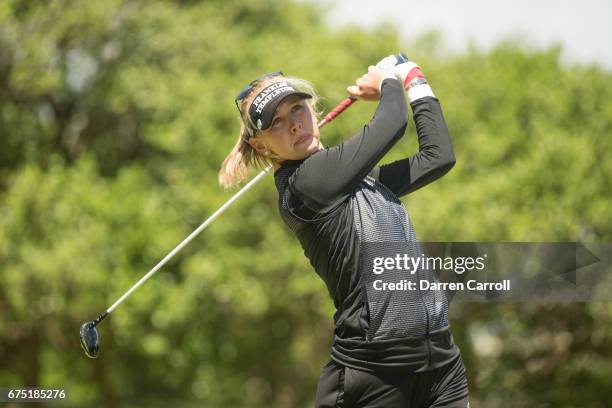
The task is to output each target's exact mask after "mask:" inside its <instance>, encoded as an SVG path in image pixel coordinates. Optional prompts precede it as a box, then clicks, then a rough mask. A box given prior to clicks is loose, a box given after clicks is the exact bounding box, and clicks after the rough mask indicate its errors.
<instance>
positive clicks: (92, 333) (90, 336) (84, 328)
mask: <svg viewBox="0 0 612 408" xmlns="http://www.w3.org/2000/svg"><path fill="white" fill-rule="evenodd" d="M395 57H396V65H397V64H401V63H403V62H406V61H408V58H406V56H405V55H404V54H402V53H400V54H398V55H396V56H395ZM355 101H356V99H355V98H353V97H348V98H346V99H344V100H343V101H342V102H340V103H339V104H338V105H337V106H336V107H335V108H334V109H332V110H331V111H330V112H329V113H328V114H327V115H326V116H325V117H324V118H323V119H322V120H321V121H320V122H319V123H318V124H317V126H318V127H319V128H322V127H323V126H325V125H326V124H327V123H329V122H331V121H332V120H334V119H335V118H336V117H337V116H338V115H340V114H341V113H342V112H344V111H345V110H346V109H347V108H348V107H349V106H351V105H352V104H353V103H354V102H355ZM271 169H272V165H271V164H270V165H269V166H267V167H266V168H265V169H264V170H262V171H261V172H260V173H259V174H258V175H257V176H255V177H254V178H253V179H252V180H251V181H249V182H248V183H247V184H246V185H245V186H244V187H242V188H241V189H240V191H238V192H237V193H236V194H234V196H233V197H231V198H230V199H229V200H227V202H226V203H225V204H223V205H222V206H221V207H220V208H219V209H218V210H217V211H215V212H214V213H213V214H212V215H211V216H210V217H208V218H207V219H206V220H205V221H204V222H203V223H202V224H200V226H199V227H198V228H196V229H195V230H194V231H193V232H192V233H191V234H189V236H187V238H185V239H184V240H183V241H181V243H179V244H178V245H177V246H176V247H174V249H173V250H172V251H170V253H168V255H166V256H165V257H164V258H163V259H162V260H161V261H159V262H158V263H157V265H155V266H154V267H153V269H151V270H150V271H149V272H147V274H146V275H144V276H143V277H142V278H140V280H139V281H138V282H136V283H135V284H134V286H132V287H131V288H130V289H128V291H127V292H125V293H124V294H123V295H122V296H121V297H120V298H119V299H117V301H116V302H115V303H113V304H112V305H111V306H110V307H109V308H108V309H106V310H105V311H104V312H103V313H101V314H100V315H99V316H98V317H97V318H96V319H95V320H92V321H88V322H85V323H83V324H82V325H81V328H80V329H79V336H80V339H81V347H83V350H84V351H85V355H87V357H90V358H96V357H98V353H99V351H100V335H99V334H98V329H97V328H96V326H97V325H98V324H100V322H101V321H102V320H104V319H105V318H106V317H107V316H108V315H109V314H111V313H112V311H113V310H115V308H116V307H117V306H119V305H120V304H121V303H122V302H123V301H124V300H125V299H126V298H127V297H128V296H130V295H131V294H132V292H134V291H135V290H136V289H138V287H139V286H140V285H142V284H143V283H145V282H146V281H147V280H148V279H149V278H150V277H151V276H153V275H154V274H155V272H157V271H158V270H159V269H160V268H161V267H162V266H164V265H165V264H166V262H168V261H169V260H170V259H171V258H172V257H173V256H174V255H176V253H177V252H179V251H180V250H181V249H183V247H185V246H186V245H187V244H188V243H189V242H191V240H193V239H194V238H195V237H196V236H197V235H198V234H199V233H200V232H202V231H203V230H204V229H205V228H206V227H207V226H208V225H209V224H210V223H212V222H213V221H214V220H215V218H217V217H218V216H219V215H221V214H222V213H223V212H224V211H225V210H226V209H227V208H228V207H229V206H230V205H231V204H232V203H233V202H234V201H236V200H237V199H238V198H240V196H242V195H243V194H244V193H246V192H247V191H248V190H249V189H251V187H253V186H254V185H255V184H257V182H258V181H259V180H261V179H262V178H263V177H264V176H265V175H266V174H267V173H268V172H269V171H270V170H271Z"/></svg>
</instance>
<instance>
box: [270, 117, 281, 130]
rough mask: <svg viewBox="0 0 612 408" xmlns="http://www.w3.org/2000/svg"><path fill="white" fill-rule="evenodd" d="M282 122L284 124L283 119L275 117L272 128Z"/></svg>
mask: <svg viewBox="0 0 612 408" xmlns="http://www.w3.org/2000/svg"><path fill="white" fill-rule="evenodd" d="M281 122H282V119H281V118H279V117H278V116H277V117H275V118H274V120H272V127H276V126H278V125H279V124H280V123H281Z"/></svg>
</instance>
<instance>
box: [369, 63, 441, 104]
mask: <svg viewBox="0 0 612 408" xmlns="http://www.w3.org/2000/svg"><path fill="white" fill-rule="evenodd" d="M396 62H397V57H396V56H395V55H389V56H388V57H385V58H383V59H381V60H380V61H379V62H378V64H376V66H377V67H378V68H380V69H382V70H384V71H388V72H390V73H392V74H393V75H395V77H396V78H397V79H398V80H399V81H400V82H401V83H402V84H404V89H406V91H407V92H406V93H407V94H408V100H409V101H410V102H414V101H416V100H417V99H421V98H424V97H426V96H432V97H435V95H434V93H433V91H432V89H431V87H430V86H429V84H428V83H427V80H426V79H425V75H423V71H421V67H419V66H418V65H417V64H416V63H414V62H412V61H407V62H404V63H402V64H399V65H395V64H396Z"/></svg>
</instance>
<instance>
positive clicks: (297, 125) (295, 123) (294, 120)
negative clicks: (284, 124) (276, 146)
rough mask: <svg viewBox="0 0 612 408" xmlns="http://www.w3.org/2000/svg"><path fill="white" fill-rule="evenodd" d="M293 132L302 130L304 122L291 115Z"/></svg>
mask: <svg viewBox="0 0 612 408" xmlns="http://www.w3.org/2000/svg"><path fill="white" fill-rule="evenodd" d="M290 120H291V128H290V130H291V132H297V131H298V130H300V129H301V128H302V122H301V120H300V118H299V117H298V116H297V115H291V119H290Z"/></svg>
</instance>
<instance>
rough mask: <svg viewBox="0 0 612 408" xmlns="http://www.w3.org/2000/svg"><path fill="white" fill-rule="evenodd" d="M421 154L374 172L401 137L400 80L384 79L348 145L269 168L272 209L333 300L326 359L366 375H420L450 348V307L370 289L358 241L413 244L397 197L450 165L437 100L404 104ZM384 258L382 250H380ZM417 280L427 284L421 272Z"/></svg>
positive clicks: (436, 299) (432, 295)
mask: <svg viewBox="0 0 612 408" xmlns="http://www.w3.org/2000/svg"><path fill="white" fill-rule="evenodd" d="M412 109H413V111H414V114H415V117H414V119H415V123H416V124H417V132H418V137H419V153H417V154H416V155H414V156H412V157H410V158H407V159H405V160H400V161H399V162H396V163H393V164H390V165H388V166H383V167H381V168H377V169H374V166H375V165H376V163H377V162H378V161H379V160H380V159H381V158H382V156H383V155H384V154H385V153H386V152H387V151H389V149H391V147H392V146H393V145H394V144H395V143H396V142H397V141H398V140H399V139H400V138H401V137H402V135H403V133H404V131H405V128H406V124H407V106H406V102H405V96H404V90H403V88H402V86H401V84H400V83H399V82H398V81H396V80H392V79H386V80H385V81H384V82H383V86H382V97H381V101H380V103H379V105H378V107H377V110H376V113H375V115H374V118H373V119H372V120H371V121H370V123H369V124H367V125H365V126H364V127H363V128H362V129H361V131H360V132H358V133H357V134H356V135H354V136H353V137H352V138H350V139H348V140H347V141H346V142H344V143H342V144H340V145H338V146H335V147H333V148H330V149H325V150H322V151H320V152H317V153H315V154H313V155H311V156H310V157H308V158H307V159H305V160H302V161H286V162H284V163H283V165H282V166H281V168H280V169H279V170H277V171H276V172H275V181H276V186H277V189H278V192H279V209H280V213H281V216H282V218H283V220H284V221H285V223H286V224H287V225H288V226H289V227H290V228H291V229H292V230H293V231H294V233H295V234H296V236H297V237H298V239H299V241H300V243H301V245H302V248H303V249H304V253H305V255H306V256H307V257H308V259H309V260H310V262H311V264H312V266H313V268H314V269H315V271H316V272H317V274H319V276H320V277H321V278H322V279H323V281H324V282H325V284H326V286H327V289H328V291H329V294H330V296H331V298H332V299H333V301H334V305H335V307H336V309H337V311H336V313H335V315H334V322H335V332H334V335H335V336H334V345H333V348H332V354H331V355H332V358H333V359H334V360H335V361H337V362H339V363H341V364H342V365H344V366H347V367H353V368H357V369H360V370H366V371H368V370H369V371H381V372H383V371H384V372H400V373H405V372H421V371H427V370H432V369H435V368H437V367H441V366H443V365H445V364H448V363H449V362H450V361H451V360H453V359H454V358H455V357H456V356H457V355H458V352H459V351H458V349H457V347H456V345H455V344H454V342H453V339H452V336H451V334H450V332H449V330H448V328H449V325H448V304H447V300H446V298H445V297H444V295H443V294H442V293H436V292H434V291H419V290H416V291H404V292H390V291H373V290H371V285H368V282H369V280H370V279H371V274H372V273H371V270H368V268H367V266H366V265H363V263H364V259H365V255H366V254H365V252H364V245H365V244H367V243H376V242H379V243H385V242H393V243H395V244H397V245H399V247H400V248H401V249H402V251H403V252H404V253H407V254H410V255H412V256H419V255H420V254H421V249H420V246H419V243H418V241H417V238H416V234H415V232H414V229H413V226H412V223H411V222H410V219H409V216H408V213H407V211H406V209H405V208H404V206H403V205H402V203H401V202H400V201H399V199H398V198H397V194H402V193H407V192H410V191H414V190H415V189H417V188H419V187H422V186H423V185H425V184H426V183H428V182H431V181H432V180H434V179H436V178H437V177H440V176H441V175H443V174H444V173H446V172H447V171H448V170H449V168H450V167H452V165H453V164H454V156H453V153H452V148H451V146H450V138H449V136H448V132H447V131H446V125H445V124H444V119H443V117H442V111H441V109H440V107H439V103H438V101H437V99H435V98H425V99H423V100H419V101H417V102H415V103H413V104H412ZM381 255H384V254H381ZM415 278H418V279H428V280H434V279H435V277H434V276H433V273H432V272H431V271H428V270H424V269H420V270H418V272H417V276H416V277H415Z"/></svg>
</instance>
